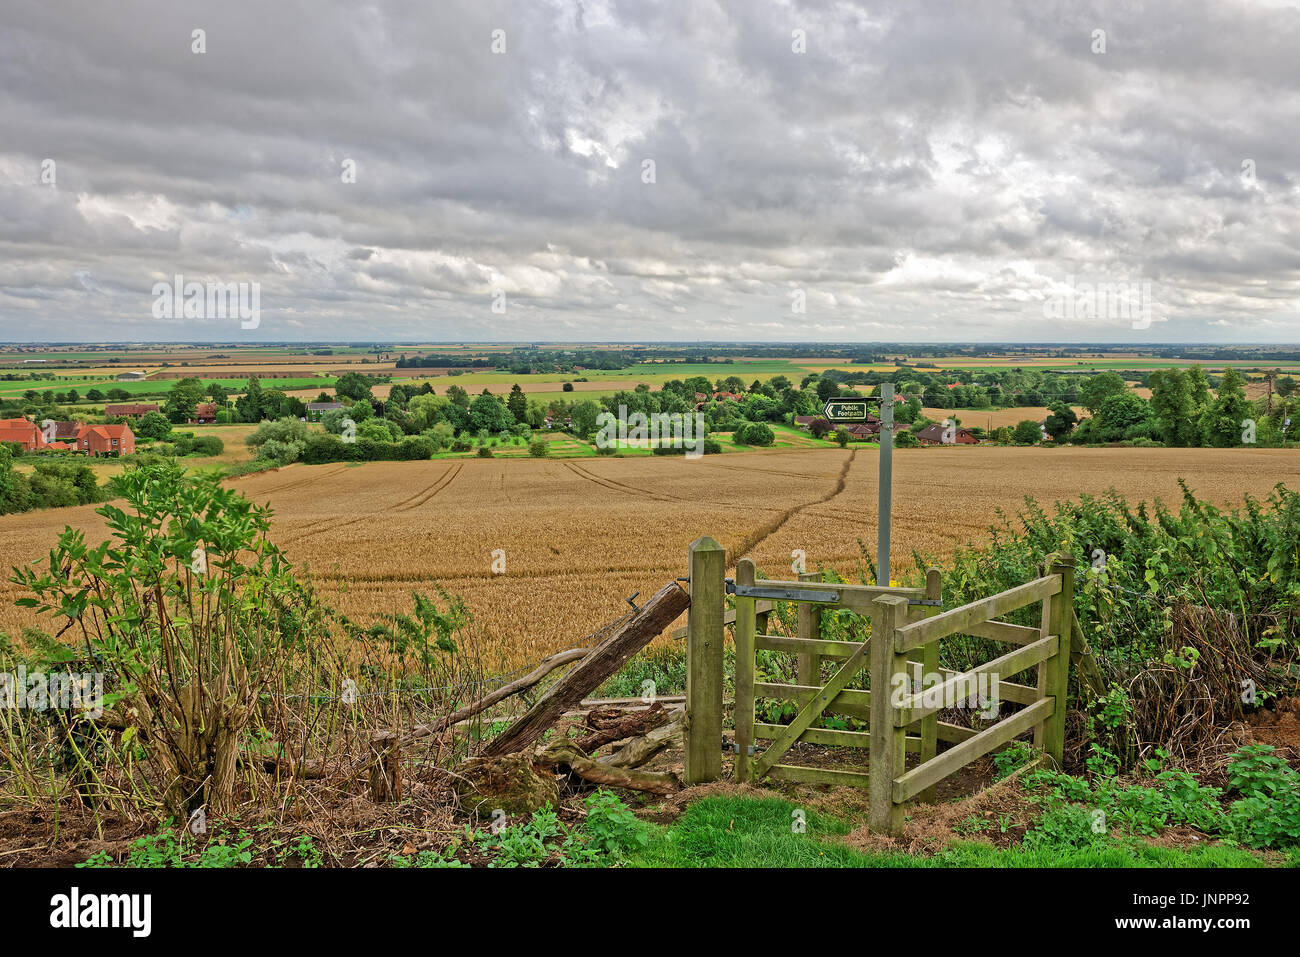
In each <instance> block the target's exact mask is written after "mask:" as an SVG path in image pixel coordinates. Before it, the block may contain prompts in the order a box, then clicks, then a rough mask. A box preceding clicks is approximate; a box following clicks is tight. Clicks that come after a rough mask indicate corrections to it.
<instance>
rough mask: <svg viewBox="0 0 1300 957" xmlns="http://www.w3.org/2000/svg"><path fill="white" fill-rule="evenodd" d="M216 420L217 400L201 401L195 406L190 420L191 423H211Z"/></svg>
mask: <svg viewBox="0 0 1300 957" xmlns="http://www.w3.org/2000/svg"><path fill="white" fill-rule="evenodd" d="M215 421H217V404H216V403H215V402H200V403H199V404H198V405H196V406H195V407H194V415H192V416H191V417H190V418H189V420H188V422H189V424H190V425H211V424H212V423H213V422H215Z"/></svg>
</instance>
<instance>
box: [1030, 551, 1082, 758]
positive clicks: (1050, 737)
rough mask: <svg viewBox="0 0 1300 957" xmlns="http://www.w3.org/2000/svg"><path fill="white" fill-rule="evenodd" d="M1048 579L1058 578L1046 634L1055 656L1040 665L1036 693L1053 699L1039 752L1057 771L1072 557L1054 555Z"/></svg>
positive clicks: (1063, 709)
mask: <svg viewBox="0 0 1300 957" xmlns="http://www.w3.org/2000/svg"><path fill="white" fill-rule="evenodd" d="M1047 574H1049V575H1060V576H1061V590H1060V591H1059V592H1057V593H1056V594H1055V595H1052V596H1051V597H1050V598H1048V599H1047V602H1048V603H1049V604H1048V608H1047V610H1046V611H1047V614H1046V616H1045V617H1046V618H1047V622H1046V625H1047V628H1048V632H1047V633H1048V634H1053V635H1056V636H1057V641H1059V642H1060V644H1059V645H1058V646H1057V650H1056V654H1055V655H1053V656H1052V657H1051V658H1049V659H1047V660H1046V661H1045V662H1043V663H1042V664H1041V665H1039V678H1038V692H1039V695H1040V696H1043V695H1047V696H1050V697H1052V698H1055V699H1056V703H1055V705H1054V706H1053V709H1052V716H1051V717H1050V718H1048V719H1047V720H1046V721H1045V722H1043V732H1042V749H1043V754H1045V755H1049V756H1050V757H1051V758H1052V760H1053V761H1055V762H1056V766H1057V767H1058V768H1059V767H1061V765H1062V762H1063V761H1064V759H1065V715H1066V712H1067V711H1068V710H1069V703H1068V695H1069V690H1070V637H1071V635H1072V634H1073V632H1074V556H1073V555H1067V554H1058V555H1053V556H1052V558H1051V561H1050V564H1049V566H1048V569H1047Z"/></svg>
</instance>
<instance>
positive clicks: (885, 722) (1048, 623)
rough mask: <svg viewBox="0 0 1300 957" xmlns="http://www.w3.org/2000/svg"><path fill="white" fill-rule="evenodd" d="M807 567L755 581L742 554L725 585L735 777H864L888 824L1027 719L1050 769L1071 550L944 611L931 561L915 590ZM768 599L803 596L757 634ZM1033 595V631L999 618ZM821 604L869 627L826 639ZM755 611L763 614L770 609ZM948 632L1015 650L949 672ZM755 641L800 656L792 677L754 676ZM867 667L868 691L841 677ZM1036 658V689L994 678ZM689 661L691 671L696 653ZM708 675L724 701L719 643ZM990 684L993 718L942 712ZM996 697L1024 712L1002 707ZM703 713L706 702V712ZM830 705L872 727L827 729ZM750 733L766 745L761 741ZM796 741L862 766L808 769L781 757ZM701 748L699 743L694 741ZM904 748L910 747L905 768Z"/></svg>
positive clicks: (1059, 753) (878, 824) (1070, 612)
mask: <svg viewBox="0 0 1300 957" xmlns="http://www.w3.org/2000/svg"><path fill="white" fill-rule="evenodd" d="M710 541H711V540H710ZM718 561H719V562H720V561H721V557H720V556H718ZM718 574H719V575H720V572H718ZM816 577H817V576H808V575H804V576H800V580H799V581H780V580H773V579H756V578H755V569H754V563H753V562H752V561H751V560H749V559H741V560H740V561H739V562H738V563H737V566H736V579H735V581H734V582H730V581H729V582H727V584H726V590H727V591H728V592H730V593H732V594H734V595H735V599H736V609H735V645H736V699H735V700H736V704H735V726H736V750H737V755H736V763H735V769H736V771H735V773H736V779H737V780H738V781H755V782H756V781H758V780H761V779H762V778H765V777H770V778H775V779H778V780H785V781H796V782H804V783H814V784H832V785H840V784H848V785H854V786H858V787H867V788H870V790H871V826H872V828H873V829H877V830H881V831H887V832H889V833H895V834H896V833H898V832H899V831H900V830H901V828H902V822H903V808H904V805H905V804H906V802H907V801H909V800H912V799H913V798H918V797H920V798H923V799H924V798H926V797H928V796H929V795H930V793H931V789H932V788H933V787H934V785H936V784H937V783H939V782H940V781H942V780H943V779H944V778H946V777H948V776H949V775H951V774H953V773H955V772H956V771H958V770H960V769H961V768H963V767H965V766H966V765H968V764H970V763H971V762H972V761H975V760H977V759H978V758H980V757H982V756H984V755H986V754H988V753H989V752H990V751H992V750H994V749H995V748H998V747H1000V746H1002V745H1004V744H1006V743H1007V742H1009V741H1011V740H1012V739H1013V738H1015V737H1016V736H1017V735H1019V734H1021V733H1023V732H1025V731H1028V730H1030V729H1033V731H1034V745H1035V747H1036V748H1037V749H1038V750H1039V751H1040V752H1041V753H1042V755H1043V756H1045V757H1050V758H1051V759H1052V760H1054V761H1055V762H1056V764H1057V765H1058V766H1059V764H1060V762H1061V759H1062V757H1063V752H1064V745H1065V714H1066V706H1065V704H1066V693H1067V689H1068V683H1069V664H1070V651H1071V648H1070V639H1071V634H1072V632H1073V631H1075V630H1076V628H1077V626H1076V625H1075V619H1074V609H1073V590H1074V565H1073V560H1072V559H1071V558H1070V557H1069V556H1054V557H1052V558H1051V559H1049V561H1048V562H1047V563H1046V566H1045V568H1044V573H1043V575H1042V576H1041V577H1039V578H1037V579H1035V580H1033V581H1030V582H1027V583H1025V584H1023V585H1019V586H1016V587H1015V588H1011V589H1008V590H1007V591H1004V592H1000V593H998V594H996V595H993V596H990V597H988V598H982V599H980V600H978V601H975V602H971V603H970V604H967V605H963V606H962V607H960V608H954V609H952V610H951V611H946V612H945V611H942V610H941V602H940V600H939V599H940V588H941V578H940V574H939V571H938V570H937V569H930V570H929V571H928V572H927V574H926V585H925V587H924V588H892V587H891V588H884V587H878V586H870V585H842V584H834V583H828V582H820V581H816V580H813V579H815V578H816ZM691 584H692V614H695V613H696V598H697V596H698V595H699V594H700V593H701V592H702V591H703V579H700V578H698V577H696V570H695V568H694V566H693V569H692V582H691ZM716 590H718V591H721V589H720V588H718V589H716ZM773 601H789V602H795V603H797V604H798V606H799V614H798V622H799V624H798V634H797V635H795V636H793V637H791V636H787V635H770V634H766V633H764V632H766V630H767V629H766V627H764V629H763V631H762V632H760V631H759V627H758V626H759V620H760V614H759V611H758V608H759V602H765V603H766V602H773ZM1038 602H1041V603H1042V613H1041V616H1040V619H1039V625H1038V627H1036V628H1035V627H1029V626H1027V625H1018V624H1014V623H1012V622H1008V621H1000V620H998V619H999V618H1000V616H1003V615H1006V614H1009V613H1010V612H1013V611H1016V610H1018V609H1021V608H1025V607H1027V606H1029V605H1032V604H1035V603H1038ZM709 604H710V605H713V604H720V603H715V602H712V601H711V602H710V603H709ZM768 607H769V608H770V607H771V606H770V605H769V606H768ZM825 608H835V609H839V608H844V609H848V610H850V611H853V612H854V613H856V614H858V615H862V616H864V617H866V618H868V619H869V620H870V624H871V635H870V637H868V639H867V640H865V641H862V642H856V641H836V640H828V639H823V638H822V637H821V634H820V631H821V629H820V626H819V616H820V614H821V611H822V609H825ZM715 617H716V619H717V622H716V625H715V624H714V623H713V621H712V619H711V618H710V620H709V621H707V622H705V621H704V620H703V619H700V622H699V627H698V629H697V631H698V633H699V635H700V636H701V642H700V646H701V647H703V645H704V641H703V636H705V635H707V634H714V633H716V634H717V635H718V641H717V645H718V647H719V648H720V645H721V631H722V624H723V614H722V612H721V611H720V610H719V611H718V612H717V614H716V616H715ZM762 618H763V620H764V624H766V618H767V615H765V614H764V615H762ZM692 627H694V626H692ZM954 635H972V636H975V637H979V638H985V639H988V640H991V641H995V642H1001V643H1006V644H1010V645H1013V646H1015V647H1014V650H1012V651H1009V652H1007V653H1006V654H1003V655H1000V656H998V657H996V658H994V659H993V660H991V661H988V662H986V663H984V664H981V665H977V666H975V667H973V668H971V669H969V670H968V671H965V672H961V673H957V672H953V671H950V670H948V669H944V668H941V667H940V665H939V652H940V642H941V641H943V640H944V639H947V638H950V637H952V636H954ZM710 646H711V643H710ZM764 650H766V651H778V652H786V653H789V654H794V655H797V656H798V660H799V663H798V672H797V674H798V683H796V684H785V683H777V682H769V681H755V673H754V672H755V654H756V653H757V652H758V651H764ZM822 659H832V660H835V661H838V662H840V664H839V666H838V667H837V668H836V669H835V671H834V672H833V674H831V676H830V677H829V678H828V679H826V680H825V681H823V680H822V678H821V675H822ZM867 666H870V689H869V690H859V689H853V688H850V687H849V683H850V682H851V681H852V679H853V677H854V676H855V675H857V674H858V673H859V672H860V671H861V670H862V669H863V668H865V667H867ZM1031 667H1032V668H1035V669H1036V672H1037V684H1036V686H1034V685H1028V684H1015V683H1012V682H1008V681H1004V680H1002V678H1003V676H1006V677H1013V676H1016V675H1018V674H1020V673H1022V672H1024V671H1026V669H1029V668H1031ZM691 668H692V673H693V672H694V669H695V661H694V660H693V661H692V664H691ZM717 672H718V679H719V680H718V684H719V688H718V694H717V698H718V700H719V702H720V700H721V688H720V679H721V656H720V653H719V654H718V656H717ZM985 682H996V688H997V693H996V702H997V709H998V710H997V714H998V716H999V719H998V720H997V721H996V722H995V723H993V724H992V725H990V726H988V727H985V728H983V729H981V730H976V729H974V728H970V727H966V726H963V725H958V724H952V723H949V722H945V721H940V720H939V712H940V711H941V710H942V709H943V708H944V707H948V706H951V701H953V700H957V701H965V700H968V699H971V698H972V697H973V696H974V695H975V694H976V692H977V691H978V690H979V689H981V688H985V687H988V685H987V684H986V683H985ZM689 684H690V682H689V681H688V688H689ZM689 697H690V692H689V690H688V698H689ZM762 698H776V699H784V700H791V701H794V702H795V703H796V704H797V705H798V707H799V710H798V712H797V713H796V715H795V717H794V719H793V720H792V721H791V722H790V723H789V724H785V725H780V724H769V723H766V722H759V721H756V720H755V702H756V700H758V699H762ZM1004 702H1005V703H1010V704H1013V705H1018V706H1020V709H1019V710H1018V711H1015V712H1014V713H1011V714H1008V715H1006V716H1005V717H1003V716H1002V704H1003V703H1004ZM711 710H712V709H709V711H710V713H711ZM700 711H701V713H704V709H700ZM827 714H838V715H845V716H849V717H852V718H856V719H858V720H859V721H865V722H866V724H867V728H868V730H867V731H865V732H864V731H848V730H840V729H834V728H827V727H825V726H824V722H823V716H824V715H827ZM688 736H689V735H688ZM711 736H712V735H711V734H710V737H711ZM713 740H716V738H713ZM755 741H767V742H769V743H768V744H767V746H766V747H765V748H761V749H760V748H759V747H757V746H756V744H755ZM801 741H802V742H807V743H810V744H820V745H827V746H832V747H848V748H862V749H864V750H866V751H868V752H869V764H868V770H867V772H865V773H864V772H862V771H851V770H839V769H833V768H810V767H801V766H798V765H794V764H789V763H786V762H784V761H783V760H782V759H783V758H784V757H785V755H786V754H787V753H788V752H789V751H790V749H791V748H792V747H794V745H795V744H797V743H799V742H801ZM941 741H942V742H945V743H947V744H949V745H950V747H948V748H947V749H946V750H944V751H943V752H939V750H938V745H939V742H941ZM700 746H701V747H705V745H703V744H702V743H701V745H700ZM715 747H716V746H715ZM688 750H689V747H688ZM908 754H914V755H916V761H915V763H914V766H913V767H911V768H910V769H909V768H908V767H907V755H908Z"/></svg>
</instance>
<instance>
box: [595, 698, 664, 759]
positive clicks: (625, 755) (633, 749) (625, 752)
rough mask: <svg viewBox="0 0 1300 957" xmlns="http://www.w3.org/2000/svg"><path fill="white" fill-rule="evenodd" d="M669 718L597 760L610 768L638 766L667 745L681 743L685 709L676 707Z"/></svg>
mask: <svg viewBox="0 0 1300 957" xmlns="http://www.w3.org/2000/svg"><path fill="white" fill-rule="evenodd" d="M670 718H671V720H669V721H668V723H667V724H664V725H661V726H660V727H658V728H655V729H654V730H653V731H651V732H650V733H649V734H645V735H643V736H641V737H639V738H636V739H634V740H632V741H629V742H628V743H627V744H625V745H623V747H622V748H620V749H619V750H617V751H615V752H614V753H613V754H611V755H608V756H607V757H603V758H599V759H598V760H599V761H600V763H601V764H604V765H607V766H609V767H612V768H639V767H640V766H641V765H643V764H645V763H646V762H647V761H649V760H650V759H651V758H653V757H654V756H655V755H656V754H658V753H659V752H660V751H662V750H663V749H664V748H666V747H668V746H669V745H672V744H678V745H680V744H682V743H683V738H684V733H685V731H686V709H685V708H677V709H676V710H674V711H673V712H671V714H670Z"/></svg>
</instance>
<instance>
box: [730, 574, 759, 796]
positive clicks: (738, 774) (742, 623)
mask: <svg viewBox="0 0 1300 957" xmlns="http://www.w3.org/2000/svg"><path fill="white" fill-rule="evenodd" d="M754 577H755V572H754V560H753V559H752V558H742V559H741V560H740V561H738V562H736V584H737V585H752V584H754ZM756 626H757V622H756V621H755V615H754V599H752V598H742V597H740V596H739V595H737V596H736V627H735V630H734V632H733V635H734V636H735V640H736V706H735V718H736V764H735V778H736V780H737V781H739V782H742V783H743V782H745V781H748V780H749V779H750V777H751V775H750V761H751V760H752V759H751V758H750V756H749V749H750V747H751V746H752V745H753V743H754V633H755V629H756Z"/></svg>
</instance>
